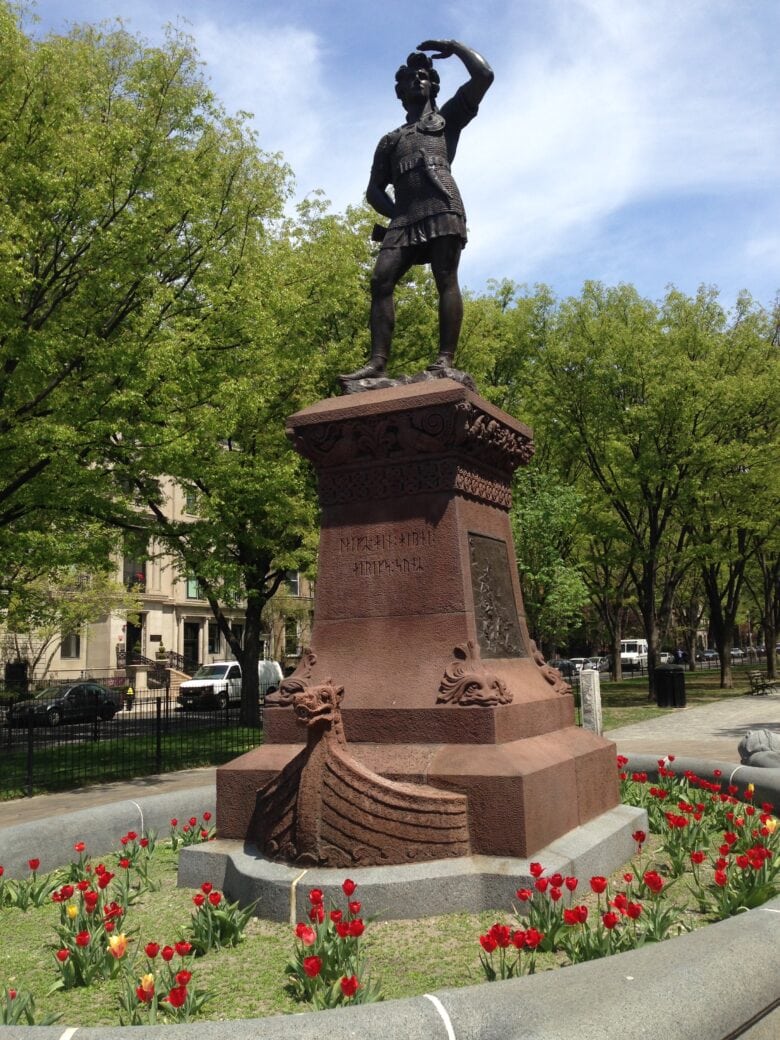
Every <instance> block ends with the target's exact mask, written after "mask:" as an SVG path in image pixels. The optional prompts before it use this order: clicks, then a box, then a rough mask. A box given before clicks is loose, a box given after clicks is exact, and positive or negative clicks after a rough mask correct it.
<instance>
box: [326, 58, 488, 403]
mask: <svg viewBox="0 0 780 1040" xmlns="http://www.w3.org/2000/svg"><path fill="white" fill-rule="evenodd" d="M425 51H433V52H435V53H434V54H433V56H432V57H429V55H428V54H426V53H424V52H425ZM452 55H455V56H456V57H458V58H460V60H461V61H462V62H463V64H464V66H465V67H466V70H467V72H468V73H469V79H468V80H467V82H466V83H464V84H463V85H462V86H461V87H459V88H458V90H457V91H456V92H455V94H454V95H453V96H452V97H451V98H450V99H449V101H447V102H445V103H444V104H443V105H442V106H441V108H439V107H438V106H437V104H436V97H437V95H438V93H439V74H438V72H437V71H436V69H435V68H434V64H433V62H434V60H439V59H446V58H449V57H452ZM492 82H493V70H492V69H491V67H490V66H489V65H488V63H487V62H486V61H485V59H484V58H483V57H482V55H481V54H478V53H477V51H475V50H473V49H472V48H471V47H467V46H466V45H465V44H463V43H459V42H458V41H457V40H426V41H425V42H424V43H421V44H420V45H419V48H418V50H417V51H415V52H413V53H412V54H410V55H409V57H408V58H407V60H406V64H405V65H402V66H401V67H400V68H399V69H398V71H397V72H396V74H395V92H396V96H397V97H398V99H399V100H400V101H401V103H402V104H403V106H404V109H405V111H406V122H405V123H404V124H403V126H400V127H398V128H397V129H396V130H392V131H391V132H390V133H389V134H385V136H384V137H383V138H382V140H381V141H380V142H379V145H378V146H377V149H376V152H375V153H374V161H373V164H372V166H371V175H370V178H369V182H368V187H367V189H366V199H367V200H368V202H369V203H370V205H371V206H373V208H374V209H375V210H376V211H377V212H378V213H380V214H382V216H384V217H387V218H388V219H389V220H390V224H389V226H388V227H387V228H379V227H378V228H377V229H375V231H376V238H377V240H379V241H381V248H380V251H379V256H378V257H377V261H376V266H375V268H374V274H373V278H372V280H371V358H370V360H369V362H368V364H367V365H364V366H363V368H360V369H358V371H357V372H350V373H348V374H347V375H343V376H341V377H340V378H341V383H342V386H343V387H344V388H345V389H346V390H348V391H354V390H364V389H370V388H372V380H382V377H383V376H384V374H385V367H386V365H387V359H388V357H389V355H390V345H391V342H392V335H393V327H394V324H395V308H394V303H393V292H394V290H395V286H396V285H397V283H398V281H399V280H400V279H401V278H402V277H403V276H404V275H405V274H406V272H407V271H408V270H409V268H410V267H412V265H414V264H424V263H429V264H430V265H431V270H432V272H433V277H434V280H435V282H436V288H437V290H438V293H439V354H438V357H437V358H436V360H435V361H434V363H433V364H432V365H431V366H429V371H430V372H432V373H434V374H446V373H448V372H450V371H452V366H453V363H454V357H455V348H456V346H457V343H458V337H459V335H460V326H461V322H462V320H463V299H462V297H461V293H460V287H459V285H458V264H459V262H460V254H461V252H462V250H463V248H464V246H465V245H466V213H465V210H464V208H463V202H462V200H461V197H460V192H459V191H458V186H457V184H456V183H455V180H454V178H453V176H452V171H451V164H452V160H453V159H454V158H455V152H456V150H457V147H458V141H459V139H460V133H461V130H462V129H463V128H464V127H465V126H466V125H467V124H468V123H470V122H471V120H472V119H473V118H474V117H475V116H476V115H477V112H478V109H479V103H480V102H481V100H482V98H483V97H484V96H485V92H486V91H487V89H488V88H489V87H490V84H491V83H492ZM391 184H392V186H393V192H394V197H393V196H391V195H390V194H389V192H388V190H387V189H388V187H389V186H390V185H391Z"/></svg>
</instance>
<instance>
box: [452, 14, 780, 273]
mask: <svg viewBox="0 0 780 1040" xmlns="http://www.w3.org/2000/svg"><path fill="white" fill-rule="evenodd" d="M555 11H556V15H557V17H556V19H555V21H554V23H552V25H551V26H550V34H549V36H548V38H547V39H546V41H545V42H544V43H542V44H540V41H539V39H538V38H537V39H535V40H534V43H533V49H532V50H529V49H527V48H526V47H524V46H523V45H522V42H521V41H522V35H521V34H522V28H523V27H522V26H521V25H519V24H516V25H514V26H513V27H511V28H510V29H509V32H508V35H507V41H506V48H505V50H504V53H503V58H504V60H506V57H507V52H508V51H510V50H511V47H512V43H513V36H514V40H515V43H516V53H517V57H516V60H515V61H513V62H512V63H511V65H509V66H508V67H505V68H501V67H500V66H498V63H497V79H496V84H495V86H494V88H493V90H492V91H491V94H490V95H488V97H487V98H486V99H485V102H484V104H483V111H482V113H481V114H480V116H479V119H478V120H477V122H476V123H475V124H474V125H473V127H469V128H468V129H467V130H466V132H465V134H464V144H463V146H462V149H461V152H460V153H459V156H458V161H457V168H456V176H457V178H458V182H459V184H460V185H461V188H462V191H463V194H464V198H465V200H466V206H467V210H468V212H469V217H470V223H471V225H472V226H473V227H474V228H475V229H477V231H476V233H475V235H474V241H473V245H474V250H473V252H472V254H471V261H472V263H473V264H474V265H475V266H482V265H483V263H484V261H485V260H486V258H487V257H488V256H490V255H493V256H494V257H497V258H500V263H499V265H498V266H500V265H501V263H504V264H505V262H511V263H512V266H513V268H514V269H515V271H516V272H518V273H517V274H516V277H521V278H522V277H525V276H526V275H529V276H530V275H531V272H533V269H534V267H535V266H536V265H537V264H538V263H539V262H540V261H541V260H543V259H544V258H547V257H549V256H550V255H552V254H554V253H556V252H557V251H559V250H569V251H570V250H571V249H572V248H577V243H578V241H580V242H585V241H587V239H588V237H589V236H590V235H591V234H595V233H596V230H597V228H598V226H599V225H600V223H601V222H603V221H604V220H605V218H607V217H609V216H610V215H612V214H614V213H616V212H618V211H619V210H620V209H621V208H622V207H624V206H627V205H630V204H632V203H637V202H642V201H643V200H645V201H646V200H652V199H656V200H657V199H658V198H660V197H663V196H670V195H672V194H678V193H683V194H685V193H693V192H729V191H739V190H741V189H745V188H747V187H750V186H755V185H759V184H760V183H761V182H762V181H763V180H764V179H765V178H767V177H769V176H771V178H772V180H774V181H776V180H777V176H778V174H777V169H778V158H779V157H780V131H779V130H778V126H779V125H780V124H779V123H778V119H777V114H776V101H775V98H774V95H773V91H772V90H770V89H769V86H770V84H769V83H764V84H762V83H761V79H760V77H761V75H762V72H761V69H760V68H759V67H757V66H759V65H760V62H757V61H755V60H753V61H751V53H752V55H753V58H754V59H755V56H756V52H755V51H751V49H752V48H754V47H755V45H756V32H755V29H754V27H753V26H752V25H751V24H750V22H749V20H748V21H744V20H742V21H740V19H739V18H738V17H736V16H735V15H736V12H734V11H733V10H732V12H731V13H732V15H733V16H732V17H730V18H725V21H724V12H725V13H726V14H728V5H725V4H721V3H718V2H715V3H712V2H710V3H701V2H696V0H688V2H687V3H686V4H683V5H676V4H672V3H667V2H665V0H664V2H656V3H653V4H650V5H647V4H639V3H632V2H628V0H620V2H618V0H569V2H568V3H563V4H559V5H558V6H557V7H556V8H555ZM746 62H748V63H749V64H747V65H746ZM746 68H750V69H752V70H753V71H754V74H755V78H753V77H752V76H750V75H746V71H745V70H746ZM466 135H468V143H466ZM497 200H500V205H497ZM469 249H472V246H470V247H469ZM513 258H514V259H513ZM464 260H465V257H464ZM505 265H506V264H505Z"/></svg>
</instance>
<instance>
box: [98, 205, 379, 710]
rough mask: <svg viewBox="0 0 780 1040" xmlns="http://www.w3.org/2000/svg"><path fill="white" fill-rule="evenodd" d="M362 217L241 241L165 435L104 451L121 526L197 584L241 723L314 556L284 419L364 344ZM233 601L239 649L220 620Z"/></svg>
mask: <svg viewBox="0 0 780 1040" xmlns="http://www.w3.org/2000/svg"><path fill="white" fill-rule="evenodd" d="M363 220H364V216H363V214H362V212H360V211H354V212H351V213H350V214H348V215H347V216H346V217H336V216H333V215H332V214H329V213H328V212H327V211H326V209H325V208H324V207H323V206H322V205H321V204H316V205H312V204H307V205H305V206H304V207H302V208H301V210H300V211H299V212H298V213H297V215H296V216H295V217H294V218H290V219H289V220H288V221H286V222H285V223H284V224H283V225H281V226H280V227H278V228H277V229H275V230H274V233H273V234H263V235H256V234H255V235H252V236H247V239H246V240H245V241H244V243H243V244H242V249H241V261H240V264H238V265H236V267H235V269H234V271H233V276H232V280H231V284H230V291H229V293H227V294H223V293H221V292H219V293H217V292H215V293H214V295H213V296H212V297H211V298H210V314H209V318H208V320H207V321H205V322H204V323H203V324H202V325H201V326H200V328H199V335H198V346H197V350H196V351H195V352H194V353H193V358H194V359H195V360H197V368H196V369H195V370H193V368H192V367H183V366H182V365H181V364H179V365H178V366H176V367H174V368H173V369H172V370H171V372H170V373H169V374H168V377H167V380H166V392H167V394H168V395H169V396H170V400H171V408H170V410H169V412H168V414H167V417H166V422H165V426H164V427H162V426H160V429H159V433H158V435H157V436H156V437H155V436H154V430H152V433H151V434H150V436H149V438H148V439H146V440H145V441H144V443H143V444H141V445H138V444H137V443H133V444H126V443H125V442H121V443H118V444H117V445H116V446H115V452H114V467H115V471H116V472H117V473H121V474H124V475H126V476H127V477H128V478H129V477H132V479H133V481H134V486H135V488H136V491H137V495H138V503H139V505H142V506H144V507H145V508H144V509H143V510H142V511H141V512H138V513H136V514H134V515H129V516H127V517H126V519H125V522H126V523H128V524H129V525H131V526H133V525H134V526H135V527H136V529H137V530H139V531H140V532H141V533H142V534H145V536H146V537H147V538H149V539H151V538H154V539H155V540H156V541H157V542H158V544H159V545H161V546H162V547H163V548H164V549H165V551H167V552H171V553H173V555H174V556H175V557H176V559H177V560H178V561H179V567H180V570H181V572H182V573H183V574H187V575H188V576H191V577H195V578H197V579H198V581H199V583H200V586H201V588H202V589H203V592H204V595H205V598H206V599H207V600H208V602H209V604H210V606H211V609H212V612H213V614H214V617H215V619H216V621H217V623H218V625H219V627H220V630H221V632H222V634H223V636H224V637H225V639H226V641H227V642H228V645H229V646H230V648H231V651H232V653H233V654H234V656H235V657H236V659H237V660H238V661H239V662H240V663H241V667H242V674H243V683H242V709H241V710H242V719H243V720H244V721H245V722H247V723H253V722H256V721H257V718H258V710H259V709H258V681H257V661H258V657H259V655H260V644H261V635H262V633H263V631H264V626H265V622H264V620H263V615H264V612H266V613H267V606H268V604H269V601H271V600H272V599H273V597H274V596H275V595H276V593H277V590H278V589H279V587H280V585H281V583H282V582H283V581H284V578H285V575H286V573H287V572H288V571H289V570H303V571H311V569H312V567H313V565H314V561H315V557H316V550H317V531H318V524H317V514H316V496H315V493H314V486H313V473H312V471H311V469H310V467H309V464H308V463H307V462H306V461H305V460H304V459H303V458H301V457H300V456H299V455H298V454H297V453H296V452H295V451H294V450H293V447H292V445H291V444H290V443H289V441H288V439H287V437H286V435H285V420H286V418H287V416H289V415H290V414H291V413H293V412H295V411H297V410H298V409H300V408H302V407H305V406H306V405H307V404H310V403H312V402H313V401H315V400H317V399H319V398H321V397H323V396H325V395H327V393H328V392H329V391H330V390H332V389H333V388H334V387H335V385H336V376H337V374H338V372H339V371H340V369H341V368H342V367H343V362H344V350H345V349H347V350H350V349H354V350H355V351H357V350H364V349H365V344H366V340H367V322H366V320H365V317H366V311H367V297H366V296H365V293H364V284H363V283H364V272H365V268H366V266H367V260H368V238H367V236H365V235H363V234H361V228H362V223H363ZM353 345H354V347H353ZM187 400H190V401H191V406H190V407H182V402H184V401H187ZM161 473H165V474H167V475H168V476H169V477H171V478H173V480H174V481H175V483H176V486H178V487H179V488H181V489H183V490H184V491H186V492H188V493H189V495H190V496H191V498H192V499H193V500H194V508H193V509H192V510H191V511H190V512H189V513H188V514H187V515H185V514H183V513H179V514H178V515H177V514H176V513H174V514H173V515H172V512H171V509H170V503H166V498H168V497H170V495H171V487H170V485H168V484H166V483H165V482H161V481H160V479H159V474H161ZM239 605H240V606H241V607H242V608H243V610H244V612H245V626H244V632H243V643H240V642H239V641H238V640H237V639H236V637H235V633H234V632H233V630H232V627H231V624H230V619H229V617H228V608H235V607H237V606H239Z"/></svg>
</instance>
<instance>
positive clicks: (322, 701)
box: [292, 680, 344, 727]
mask: <svg viewBox="0 0 780 1040" xmlns="http://www.w3.org/2000/svg"><path fill="white" fill-rule="evenodd" d="M343 696H344V687H343V686H334V685H333V683H332V682H331V681H330V680H328V681H327V682H324V683H321V684H320V685H319V686H310V687H308V688H307V689H305V690H301V691H300V692H299V693H296V694H294V695H293V698H292V706H293V711H294V713H295V718H296V719H297V721H298V722H300V723H301V724H302V725H304V726H308V727H312V726H325V725H328V726H331V725H333V724H334V723H336V722H338V721H339V718H340V716H341V708H340V705H341V701H342V698H343Z"/></svg>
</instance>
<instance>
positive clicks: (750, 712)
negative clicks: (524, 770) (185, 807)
mask: <svg viewBox="0 0 780 1040" xmlns="http://www.w3.org/2000/svg"><path fill="white" fill-rule="evenodd" d="M749 729H773V730H776V731H777V732H780V695H772V694H770V695H768V696H766V697H750V696H742V697H732V698H729V699H728V700H724V701H716V702H714V703H712V704H704V705H697V706H695V707H690V708H678V709H676V710H675V711H671V712H669V713H668V714H664V715H663V716H661V717H659V718H657V719H651V720H649V721H647V722H637V723H635V724H634V725H632V726H621V727H620V728H619V729H613V730H610V731H609V732H608V733H607V734H606V736H608V737H609V738H610V740H614V741H615V743H616V744H617V749H618V751H619V752H621V753H622V754H626V755H629V754H631V753H632V752H633V753H634V754H649V755H658V756H659V757H661V756H663V755H678V756H680V757H682V756H686V757H690V758H711V759H717V760H718V761H721V762H734V763H735V764H738V763H739V753H738V751H737V745H738V744H739V742H740V740H741V738H742V737H743V735H744V734H745V733H746V732H747V730H749ZM215 776H216V768H214V767H211V768H205V769H188V770H184V771H183V772H180V773H165V774H162V775H161V776H148V777H141V778H139V779H136V780H129V781H126V782H123V783H111V784H103V785H100V786H95V787H84V788H80V789H78V790H75V791H66V792H63V793H61V794H42V795H36V796H35V797H34V798H18V799H15V800H14V801H11V802H0V829H2V828H3V827H11V826H14V825H15V824H18V823H29V822H30V821H31V820H40V819H44V818H46V817H51V816H56V815H59V814H61V813H69V812H75V811H76V810H78V809H89V808H91V807H92V806H95V805H106V804H110V803H111V802H119V801H125V800H126V799H133V798H138V797H140V796H142V795H150V794H165V793H166V792H169V791H181V790H186V789H187V788H190V787H201V786H206V785H209V784H213V783H214V782H215Z"/></svg>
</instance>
